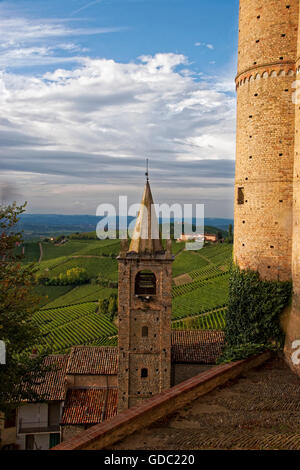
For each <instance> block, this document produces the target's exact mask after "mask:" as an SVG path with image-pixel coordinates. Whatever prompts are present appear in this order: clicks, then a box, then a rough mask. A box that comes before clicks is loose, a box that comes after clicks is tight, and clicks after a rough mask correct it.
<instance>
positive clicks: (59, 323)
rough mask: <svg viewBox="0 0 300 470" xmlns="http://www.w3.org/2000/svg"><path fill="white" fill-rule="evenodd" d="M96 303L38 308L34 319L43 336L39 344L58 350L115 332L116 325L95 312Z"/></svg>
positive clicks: (86, 342) (112, 334)
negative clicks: (47, 308)
mask: <svg viewBox="0 0 300 470" xmlns="http://www.w3.org/2000/svg"><path fill="white" fill-rule="evenodd" d="M96 307H97V304H96V303H84V304H78V305H73V306H69V307H62V308H56V309H49V310H45V309H44V310H41V311H40V312H38V313H37V314H36V315H35V321H36V322H37V323H38V324H39V325H40V327H41V330H42V333H43V336H44V340H43V343H42V344H41V347H48V348H50V349H51V350H52V351H54V352H62V351H65V350H66V349H68V348H70V347H71V346H73V345H80V344H88V343H92V342H93V341H96V340H99V338H107V337H108V336H115V335H116V334H117V328H116V327H115V325H114V324H113V323H112V322H110V321H109V319H108V318H107V317H106V316H105V315H102V314H100V313H97V312H96Z"/></svg>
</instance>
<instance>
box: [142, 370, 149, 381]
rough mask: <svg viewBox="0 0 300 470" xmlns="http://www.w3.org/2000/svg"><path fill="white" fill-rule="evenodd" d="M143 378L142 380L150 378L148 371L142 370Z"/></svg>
mask: <svg viewBox="0 0 300 470" xmlns="http://www.w3.org/2000/svg"><path fill="white" fill-rule="evenodd" d="M141 377H142V379H146V378H147V377H148V369H142V370H141Z"/></svg>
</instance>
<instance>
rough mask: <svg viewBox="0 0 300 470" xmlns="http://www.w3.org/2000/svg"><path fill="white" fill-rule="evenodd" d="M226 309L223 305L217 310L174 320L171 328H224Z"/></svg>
mask: <svg viewBox="0 0 300 470" xmlns="http://www.w3.org/2000/svg"><path fill="white" fill-rule="evenodd" d="M226 310H227V308H226V307H225V306H224V307H223V308H221V309H219V310H215V311H213V312H209V313H203V314H202V315H200V316H198V317H195V318H186V319H184V320H180V321H174V322H173V323H172V328H173V329H174V330H223V329H224V328H225V319H226Z"/></svg>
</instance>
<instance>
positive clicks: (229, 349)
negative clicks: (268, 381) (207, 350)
mask: <svg viewBox="0 0 300 470" xmlns="http://www.w3.org/2000/svg"><path fill="white" fill-rule="evenodd" d="M291 294H292V283H291V282H280V281H262V280H261V279H260V277H259V274H258V273H257V272H254V271H250V270H247V271H243V270H241V269H240V268H239V267H238V266H236V265H232V267H231V270H230V279H229V305H228V311H227V316H226V328H225V341H226V347H225V350H224V352H223V355H222V357H221V359H220V360H219V363H224V362H232V361H234V360H238V359H245V358H246V357H248V356H251V355H253V354H256V353H257V354H258V353H260V352H262V351H265V350H266V349H273V350H278V349H281V348H282V347H283V344H284V333H283V331H282V329H281V326H280V316H281V313H282V311H283V310H284V308H285V307H286V306H287V305H288V303H289V301H290V299H291Z"/></svg>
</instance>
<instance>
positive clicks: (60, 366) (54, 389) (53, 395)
mask: <svg viewBox="0 0 300 470" xmlns="http://www.w3.org/2000/svg"><path fill="white" fill-rule="evenodd" d="M68 358H69V356H68V355H67V354H66V355H61V354H56V355H51V356H48V357H46V359H45V365H46V366H50V367H51V368H52V370H51V371H49V372H46V374H45V377H44V380H43V381H42V383H41V384H39V385H37V386H36V391H37V393H39V395H42V396H43V397H45V399H46V400H48V401H56V400H58V401H60V400H64V399H65V396H66V384H65V377H66V370H67V363H68Z"/></svg>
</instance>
